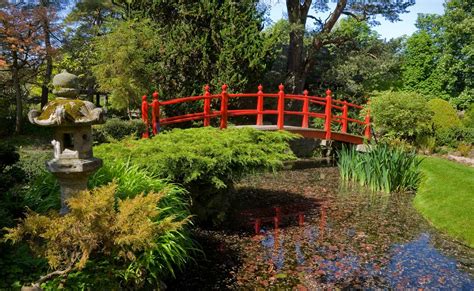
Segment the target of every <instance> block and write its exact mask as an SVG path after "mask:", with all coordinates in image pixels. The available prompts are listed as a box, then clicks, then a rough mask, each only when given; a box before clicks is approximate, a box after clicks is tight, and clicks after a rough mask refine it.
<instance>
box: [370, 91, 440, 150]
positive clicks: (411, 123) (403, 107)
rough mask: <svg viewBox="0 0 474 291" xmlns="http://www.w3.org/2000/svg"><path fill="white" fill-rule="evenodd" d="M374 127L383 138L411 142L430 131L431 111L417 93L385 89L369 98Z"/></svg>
mask: <svg viewBox="0 0 474 291" xmlns="http://www.w3.org/2000/svg"><path fill="white" fill-rule="evenodd" d="M370 110H371V111H370V112H371V115H372V117H373V125H374V128H375V129H376V130H377V131H378V132H379V133H380V134H381V135H382V136H384V137H385V138H387V139H393V138H402V139H405V140H408V141H411V142H413V141H414V139H415V138H416V137H417V136H418V135H423V134H426V133H429V132H430V122H431V115H432V113H431V112H430V110H427V107H426V100H425V99H424V98H423V97H422V96H421V95H419V94H417V93H412V92H393V91H385V92H381V93H378V94H376V95H375V97H374V98H372V99H371V103H370Z"/></svg>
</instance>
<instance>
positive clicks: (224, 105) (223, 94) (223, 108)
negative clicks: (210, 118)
mask: <svg viewBox="0 0 474 291" xmlns="http://www.w3.org/2000/svg"><path fill="white" fill-rule="evenodd" d="M228 102H229V95H228V94H227V85H226V84H224V85H222V92H221V126H220V127H221V129H224V128H227V105H228Z"/></svg>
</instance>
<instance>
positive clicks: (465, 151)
mask: <svg viewBox="0 0 474 291" xmlns="http://www.w3.org/2000/svg"><path fill="white" fill-rule="evenodd" d="M471 148H472V145H471V144H468V143H464V142H461V143H459V145H458V151H459V153H460V154H461V156H463V157H468V156H469V154H470V153H471Z"/></svg>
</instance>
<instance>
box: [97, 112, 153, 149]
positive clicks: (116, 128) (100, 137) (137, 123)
mask: <svg viewBox="0 0 474 291" xmlns="http://www.w3.org/2000/svg"><path fill="white" fill-rule="evenodd" d="M143 132H145V124H144V123H143V122H142V121H141V120H138V119H134V120H122V119H119V118H110V119H107V121H106V122H105V123H104V124H99V125H95V126H94V127H93V136H94V141H95V142H96V143H104V142H110V141H114V140H121V139H124V138H125V137H129V136H131V137H134V138H139V137H140V136H141V135H142V133H143Z"/></svg>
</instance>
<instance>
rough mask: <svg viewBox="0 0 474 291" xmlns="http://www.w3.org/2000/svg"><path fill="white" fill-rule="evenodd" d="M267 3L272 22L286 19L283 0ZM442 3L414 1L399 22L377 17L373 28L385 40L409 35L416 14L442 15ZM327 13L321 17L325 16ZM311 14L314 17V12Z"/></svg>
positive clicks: (437, 1)
mask: <svg viewBox="0 0 474 291" xmlns="http://www.w3.org/2000/svg"><path fill="white" fill-rule="evenodd" d="M329 2H330V3H329V5H330V8H332V9H333V8H334V6H335V3H333V1H332V0H331V1H329ZM267 3H269V4H270V5H271V9H270V18H271V20H272V21H274V22H276V21H278V20H280V19H282V18H287V13H286V4H285V3H286V1H285V0H270V1H267ZM443 3H444V0H416V4H415V5H413V6H410V7H409V8H408V10H409V11H410V12H409V13H405V14H401V16H400V18H401V21H398V22H393V23H392V22H390V21H387V20H385V19H383V17H378V18H377V21H379V22H380V25H379V26H376V27H374V29H375V30H376V31H377V32H378V33H379V34H380V35H381V37H382V38H385V39H387V40H388V39H391V38H394V37H399V36H402V35H411V34H412V33H413V32H415V31H416V27H415V22H416V18H417V15H418V13H430V14H443V11H444V8H443ZM328 13H329V12H328ZM328 13H326V14H323V15H324V16H326V15H328ZM312 14H313V15H314V12H313V13H312ZM323 19H325V17H323ZM308 22H310V21H308Z"/></svg>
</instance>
